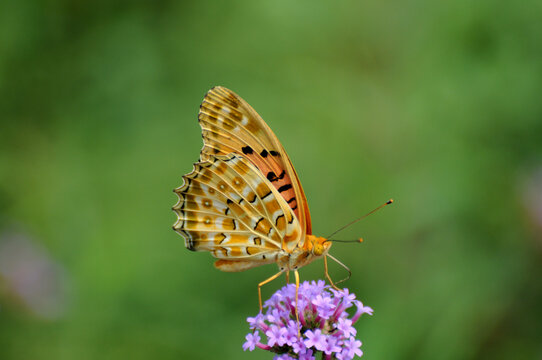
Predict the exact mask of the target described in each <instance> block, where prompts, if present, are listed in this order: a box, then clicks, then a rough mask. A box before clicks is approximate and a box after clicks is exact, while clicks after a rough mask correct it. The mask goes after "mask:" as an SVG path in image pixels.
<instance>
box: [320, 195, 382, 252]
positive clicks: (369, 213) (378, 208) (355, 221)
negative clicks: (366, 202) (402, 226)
mask: <svg viewBox="0 0 542 360" xmlns="http://www.w3.org/2000/svg"><path fill="white" fill-rule="evenodd" d="M392 203H393V199H389V200H388V201H386V202H385V203H384V204H382V205H380V206H379V207H377V208H376V209H374V210H372V211H369V212H368V213H367V214H365V215H363V216H361V217H359V218H357V219H356V220H353V221H351V222H349V223H348V224H346V225H344V226H343V227H341V228H339V230H336V231H335V232H333V233H332V234H331V235H329V236H328V237H327V239H331V237H332V236H333V235H335V234H337V233H338V232H339V231H343V230H344V229H346V228H347V227H349V226H351V225H354V224H355V223H357V222H358V221H360V220H361V219H364V218H366V217H367V216H369V215H371V214H372V213H374V212H376V211H378V210H380V209H382V208H383V207H384V206H386V205H389V204H392ZM333 241H336V240H333ZM361 241H363V240H362V239H360V240H359V242H361Z"/></svg>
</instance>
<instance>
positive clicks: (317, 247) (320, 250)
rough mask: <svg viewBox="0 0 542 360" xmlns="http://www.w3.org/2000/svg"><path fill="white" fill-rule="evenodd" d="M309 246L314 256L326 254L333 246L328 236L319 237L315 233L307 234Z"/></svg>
mask: <svg viewBox="0 0 542 360" xmlns="http://www.w3.org/2000/svg"><path fill="white" fill-rule="evenodd" d="M306 243H307V244H308V248H309V250H310V252H311V253H312V254H313V255H314V256H323V255H326V254H327V252H328V251H329V248H330V247H331V242H330V241H327V239H326V238H323V237H318V236H314V235H307V241H306Z"/></svg>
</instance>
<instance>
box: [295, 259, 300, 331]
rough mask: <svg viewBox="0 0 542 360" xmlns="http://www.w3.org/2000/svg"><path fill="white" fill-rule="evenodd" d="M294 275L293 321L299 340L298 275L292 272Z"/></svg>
mask: <svg viewBox="0 0 542 360" xmlns="http://www.w3.org/2000/svg"><path fill="white" fill-rule="evenodd" d="M294 275H295V320H296V321H297V337H298V338H301V323H300V322H299V308H298V307H297V303H298V300H299V273H298V272H297V270H294Z"/></svg>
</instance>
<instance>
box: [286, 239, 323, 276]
mask: <svg viewBox="0 0 542 360" xmlns="http://www.w3.org/2000/svg"><path fill="white" fill-rule="evenodd" d="M326 240H327V239H326V238H323V237H318V236H314V235H306V236H305V241H304V242H303V245H301V246H298V247H296V248H294V250H293V251H292V252H291V253H288V254H284V255H282V256H280V257H279V258H278V261H277V263H278V266H279V268H280V269H281V270H296V269H299V268H300V267H303V266H305V265H308V264H310V263H311V262H313V261H314V260H316V259H318V258H320V257H322V256H325V255H326V254H327V253H328V251H329V248H330V247H331V242H330V241H326Z"/></svg>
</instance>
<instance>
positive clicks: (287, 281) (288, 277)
mask: <svg viewBox="0 0 542 360" xmlns="http://www.w3.org/2000/svg"><path fill="white" fill-rule="evenodd" d="M289 283H290V272H289V271H286V284H289Z"/></svg>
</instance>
